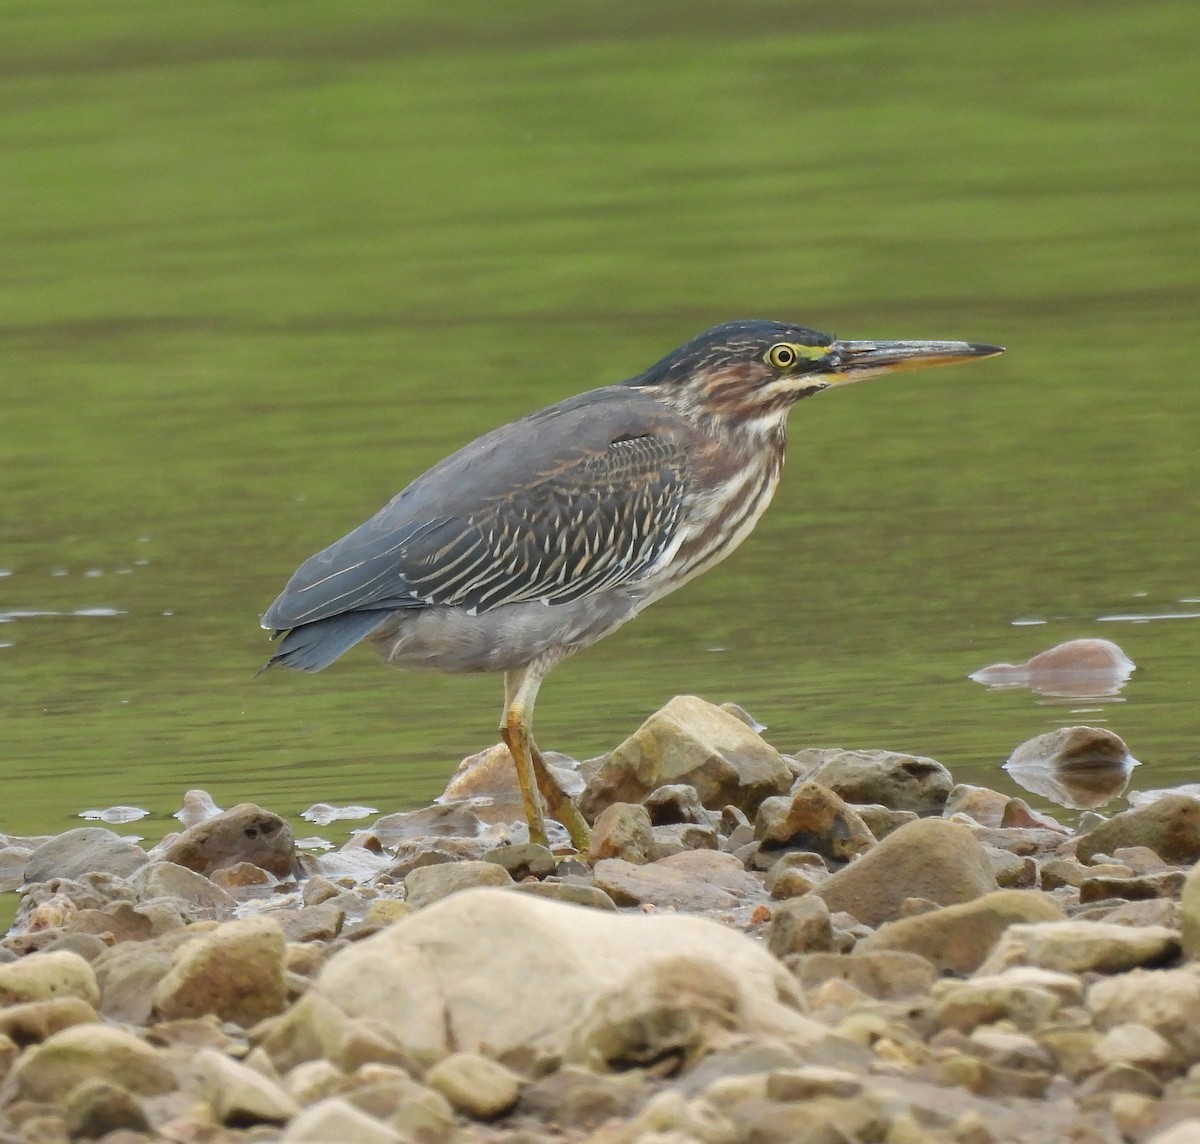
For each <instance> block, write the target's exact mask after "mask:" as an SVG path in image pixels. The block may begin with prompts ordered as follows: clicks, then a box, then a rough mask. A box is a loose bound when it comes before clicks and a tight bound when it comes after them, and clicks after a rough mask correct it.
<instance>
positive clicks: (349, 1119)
mask: <svg viewBox="0 0 1200 1144" xmlns="http://www.w3.org/2000/svg"><path fill="white" fill-rule="evenodd" d="M280 1139H281V1142H282V1144H334V1142H335V1141H336V1144H409V1142H408V1141H406V1140H405V1139H404V1137H403V1136H401V1135H400V1133H399V1132H397V1131H396V1129H395V1128H392V1127H391V1126H390V1125H388V1124H385V1123H384V1122H383V1121H382V1120H376V1119H375V1117H373V1116H368V1115H367V1114H366V1113H365V1112H359V1110H358V1109H357V1108H355V1107H354V1105H352V1104H351V1103H350V1102H349V1101H347V1100H343V1099H341V1098H340V1097H330V1098H328V1099H327V1100H322V1101H321V1102H320V1103H319V1104H314V1105H313V1106H312V1107H311V1108H306V1109H305V1110H304V1111H303V1112H302V1113H300V1115H299V1116H297V1117H296V1119H295V1120H293V1121H292V1122H291V1123H290V1124H289V1125H288V1126H287V1129H286V1130H285V1131H284V1134H283V1136H282V1137H281V1138H280Z"/></svg>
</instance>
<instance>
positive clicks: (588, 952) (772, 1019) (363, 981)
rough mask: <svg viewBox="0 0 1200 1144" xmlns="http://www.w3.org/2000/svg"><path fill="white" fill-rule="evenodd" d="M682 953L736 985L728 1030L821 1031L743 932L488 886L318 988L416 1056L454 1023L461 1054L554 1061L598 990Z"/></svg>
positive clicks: (332, 970) (423, 917) (391, 935)
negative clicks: (564, 902)
mask: <svg viewBox="0 0 1200 1144" xmlns="http://www.w3.org/2000/svg"><path fill="white" fill-rule="evenodd" d="M633 869H643V867H633ZM681 957H683V958H686V959H687V960H688V961H689V963H695V962H697V961H698V962H699V963H700V964H701V965H712V966H713V967H714V972H719V973H720V974H723V975H724V976H725V977H728V978H729V979H730V980H732V981H733V983H734V1003H735V1011H734V1012H733V1013H732V1014H730V1015H729V1017H728V1020H729V1027H730V1028H732V1029H737V1030H742V1031H745V1032H764V1033H765V1032H771V1033H775V1034H778V1035H787V1036H790V1037H792V1038H795V1039H799V1040H801V1041H809V1040H812V1039H814V1038H817V1039H819V1038H821V1037H823V1036H824V1035H825V1031H824V1030H823V1029H821V1028H819V1027H817V1026H815V1025H814V1024H813V1023H812V1022H810V1021H809V1020H808V1019H807V1018H805V1017H804V1016H803V1015H802V1013H801V1011H800V1010H801V1009H802V1007H803V1001H802V998H801V995H800V992H799V989H798V987H797V986H796V984H795V982H794V980H793V979H792V977H791V975H790V974H788V973H787V971H786V970H784V968H783V967H782V966H781V965H780V964H779V962H778V961H776V960H775V959H774V958H773V957H771V955H770V954H769V953H767V951H766V950H764V949H762V948H761V947H760V946H759V945H757V944H756V943H755V942H754V941H753V940H751V939H750V938H747V937H744V936H743V935H741V934H740V933H735V932H733V931H731V930H729V929H726V928H724V927H723V926H720V925H718V924H716V923H714V922H709V921H706V920H704V919H701V918H689V917H680V916H676V915H663V914H659V915H650V916H646V915H640V914H635V915H627V914H614V913H607V912H602V911H599V910H589V909H580V908H578V907H574V906H567V905H562V904H560V903H558V902H553V901H546V900H543V899H541V898H538V897H535V896H533V895H531V894H523V893H517V894H514V893H510V892H505V891H500V890H494V889H477V890H468V891H465V892H463V893H462V894H459V895H457V896H455V897H454V898H453V899H449V900H446V901H442V902H435V903H434V904H433V905H431V906H429V907H427V908H426V909H424V910H420V911H418V912H417V913H415V914H413V915H412V916H411V917H409V918H406V919H405V920H404V921H402V922H400V923H399V924H397V925H395V926H393V927H391V928H390V929H387V930H384V931H382V932H380V933H378V934H376V935H375V936H373V937H371V938H368V939H366V940H365V941H362V942H359V943H357V944H355V945H353V946H350V947H348V948H346V949H344V950H342V951H340V952H339V953H337V954H336V955H335V956H334V957H333V958H331V959H330V961H329V963H328V964H327V965H326V967H325V969H324V970H323V971H322V973H321V976H320V977H319V978H318V980H317V983H316V986H315V990H316V992H318V993H319V995H320V996H321V998H322V999H323V1001H324V1002H325V1003H328V1004H331V1005H332V1006H334V1007H336V1009H337V1010H338V1011H340V1012H341V1013H342V1014H344V1015H348V1016H350V1017H358V1016H370V1017H371V1018H372V1019H374V1020H376V1021H379V1022H381V1023H383V1024H384V1025H386V1026H387V1027H389V1028H390V1029H392V1030H394V1031H395V1032H396V1034H397V1035H398V1036H400V1037H401V1038H402V1039H403V1041H404V1045H405V1048H406V1050H407V1051H408V1052H409V1053H411V1055H412V1056H413V1057H414V1059H416V1060H418V1061H426V1062H430V1063H433V1062H435V1061H437V1060H438V1059H440V1058H442V1057H444V1056H446V1055H447V1054H448V1052H449V1051H450V1048H451V1046H450V1045H449V1044H448V1043H447V1036H448V1030H453V1038H454V1048H455V1049H458V1050H460V1051H468V1052H483V1053H486V1054H487V1055H488V1056H490V1057H492V1058H493V1059H499V1060H502V1061H504V1060H506V1059H508V1058H509V1057H510V1055H513V1054H515V1055H517V1056H520V1057H522V1058H523V1059H528V1057H529V1055H530V1054H534V1055H535V1056H536V1055H541V1056H545V1057H553V1056H558V1057H561V1056H563V1055H565V1054H566V1052H567V1049H568V1047H569V1046H570V1045H571V1044H572V1043H573V1040H574V1038H575V1036H576V1032H577V1030H578V1029H579V1027H580V1025H581V1023H582V1022H584V1021H586V1020H587V1019H588V1015H589V1014H590V1013H591V1012H592V1011H593V1010H594V1009H595V1008H596V1006H597V1005H598V1004H599V1003H600V1002H601V1000H602V999H603V998H605V997H607V996H609V995H614V996H615V995H619V994H620V993H621V990H622V987H623V985H625V984H626V983H628V982H631V981H632V980H634V979H636V978H638V977H641V976H645V975H647V974H652V973H653V971H654V967H655V966H657V965H660V964H662V963H664V962H666V963H670V964H674V963H676V962H677V961H678V959H680V958H681ZM692 974H693V977H692V980H695V969H694V964H693V965H692ZM398 980H402V981H404V982H405V986H406V987H405V988H404V989H396V988H395V986H394V983H395V982H396V981H398ZM311 996H312V993H311V992H310V994H306V995H305V997H304V998H302V999H301V1002H300V1003H299V1005H303V1004H304V1003H305V1002H307V1001H308V1000H309V998H310V997H311ZM299 1005H297V1006H295V1007H293V1011H292V1012H289V1015H288V1017H289V1018H291V1020H290V1023H288V1024H287V1027H286V1032H284V1031H283V1029H282V1027H281V1029H280V1031H278V1032H277V1033H276V1034H275V1035H276V1036H277V1037H279V1038H283V1037H285V1036H286V1038H287V1041H288V1043H289V1044H291V1045H293V1046H294V1044H295V1042H296V1039H297V1038H298V1037H311V1033H310V1032H309V1031H307V1030H306V1028H305V1026H304V1025H303V1024H302V1023H300V1022H298V1021H297V1020H295V1019H294V1018H293V1013H294V1010H295V1009H296V1008H299ZM289 1051H292V1052H294V1051H295V1049H294V1047H293V1048H292V1049H290V1050H289ZM272 1055H273V1056H274V1054H272ZM276 1063H277V1064H278V1059H277V1061H276ZM509 1063H512V1062H511V1061H510V1062H509Z"/></svg>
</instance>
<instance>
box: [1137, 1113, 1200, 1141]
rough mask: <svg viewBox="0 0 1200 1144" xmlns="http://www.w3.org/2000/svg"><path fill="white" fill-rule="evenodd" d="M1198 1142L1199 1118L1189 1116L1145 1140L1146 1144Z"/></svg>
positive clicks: (1199, 1134) (1199, 1138) (1199, 1132)
mask: <svg viewBox="0 0 1200 1144" xmlns="http://www.w3.org/2000/svg"><path fill="white" fill-rule="evenodd" d="M1197 1140H1200V1116H1189V1117H1187V1118H1185V1119H1183V1120H1179V1121H1177V1122H1176V1123H1174V1124H1172V1125H1171V1126H1170V1127H1169V1128H1164V1129H1163V1130H1162V1131H1161V1132H1156V1133H1155V1134H1154V1135H1153V1136H1149V1137H1147V1138H1146V1144H1196V1141H1197Z"/></svg>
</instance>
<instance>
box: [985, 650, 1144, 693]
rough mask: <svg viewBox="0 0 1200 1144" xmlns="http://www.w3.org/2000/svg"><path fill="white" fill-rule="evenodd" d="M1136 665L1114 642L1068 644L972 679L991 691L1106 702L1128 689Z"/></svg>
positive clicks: (989, 669) (1000, 665)
mask: <svg viewBox="0 0 1200 1144" xmlns="http://www.w3.org/2000/svg"><path fill="white" fill-rule="evenodd" d="M1135 667H1136V665H1135V664H1134V662H1133V661H1132V660H1131V659H1130V658H1129V657H1128V656H1127V655H1126V654H1125V653H1124V652H1123V651H1122V650H1121V649H1120V648H1119V647H1118V646H1117V645H1116V644H1115V643H1113V642H1112V641H1111V640H1097V639H1083V640H1068V641H1067V642H1066V643H1060V644H1057V645H1055V646H1054V647H1052V648H1049V649H1048V650H1047V651H1043V652H1039V653H1038V654H1037V655H1035V656H1034V657H1033V658H1032V659H1030V660H1028V661H1027V662H1025V663H1021V664H1012V663H994V664H992V665H991V667H983V668H980V669H979V670H978V671H976V672H972V674H971V675H970V676H968V678H969V679H973V680H975V682H976V683H983V684H986V685H987V686H988V687H994V688H1001V687H1005V688H1007V687H1028V688H1029V689H1030V690H1031V691H1036V692H1037V693H1038V694H1039V695H1052V696H1056V697H1059V698H1064V699H1105V698H1109V697H1111V696H1115V695H1116V694H1117V693H1118V692H1119V691H1120V690H1121V688H1122V687H1124V686H1125V684H1126V682H1127V681H1128V679H1129V677H1130V675H1132V674H1133V672H1134V669H1135Z"/></svg>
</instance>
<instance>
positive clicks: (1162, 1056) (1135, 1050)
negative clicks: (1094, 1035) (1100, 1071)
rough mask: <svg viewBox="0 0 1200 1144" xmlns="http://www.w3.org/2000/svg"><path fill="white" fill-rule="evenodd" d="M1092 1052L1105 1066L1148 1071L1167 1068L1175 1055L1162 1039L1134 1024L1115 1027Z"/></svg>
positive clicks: (1168, 1044) (1152, 1031)
mask: <svg viewBox="0 0 1200 1144" xmlns="http://www.w3.org/2000/svg"><path fill="white" fill-rule="evenodd" d="M1093 1052H1094V1053H1095V1055H1096V1059H1097V1060H1099V1061H1102V1062H1103V1063H1104V1064H1106V1065H1114V1064H1115V1065H1132V1066H1133V1067H1134V1068H1138V1069H1147V1070H1149V1071H1150V1072H1157V1071H1159V1070H1163V1069H1167V1068H1169V1067H1170V1066H1171V1065H1172V1064H1173V1063H1174V1062H1175V1060H1176V1055H1177V1054H1176V1050H1175V1049H1174V1048H1173V1047H1172V1045H1171V1043H1170V1041H1168V1040H1167V1039H1166V1038H1165V1037H1163V1036H1162V1035H1160V1034H1159V1033H1157V1032H1155V1031H1154V1030H1153V1029H1151V1028H1149V1027H1148V1026H1146V1025H1140V1024H1138V1023H1137V1022H1134V1021H1130V1022H1127V1023H1125V1024H1123V1025H1114V1026H1113V1027H1112V1028H1111V1029H1109V1030H1108V1032H1107V1033H1105V1034H1104V1036H1103V1037H1101V1038H1100V1040H1099V1041H1098V1042H1097V1044H1096V1046H1095V1048H1094V1049H1093Z"/></svg>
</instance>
